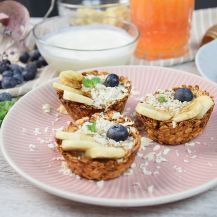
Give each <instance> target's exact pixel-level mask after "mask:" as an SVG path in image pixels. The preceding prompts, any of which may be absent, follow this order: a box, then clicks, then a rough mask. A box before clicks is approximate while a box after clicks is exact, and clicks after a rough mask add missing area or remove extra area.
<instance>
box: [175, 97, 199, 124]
mask: <svg viewBox="0 0 217 217" xmlns="http://www.w3.org/2000/svg"><path fill="white" fill-rule="evenodd" d="M202 110H203V106H202V105H201V103H200V102H199V101H198V100H194V101H193V102H192V103H191V104H189V105H187V106H185V107H184V108H183V109H182V110H181V111H180V112H179V113H178V114H176V115H175V116H174V117H173V121H175V122H180V121H185V120H189V119H192V118H195V117H197V115H199V114H200V112H201V111H202Z"/></svg>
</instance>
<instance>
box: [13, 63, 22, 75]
mask: <svg viewBox="0 0 217 217" xmlns="http://www.w3.org/2000/svg"><path fill="white" fill-rule="evenodd" d="M10 68H11V71H13V72H15V71H16V72H17V71H19V72H20V73H22V71H23V67H21V66H20V65H18V64H11V67H10Z"/></svg>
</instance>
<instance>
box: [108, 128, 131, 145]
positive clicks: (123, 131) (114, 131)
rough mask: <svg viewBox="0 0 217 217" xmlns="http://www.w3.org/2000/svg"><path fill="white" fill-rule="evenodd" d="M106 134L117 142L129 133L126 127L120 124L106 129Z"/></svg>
mask: <svg viewBox="0 0 217 217" xmlns="http://www.w3.org/2000/svg"><path fill="white" fill-rule="evenodd" d="M106 136H107V137H108V138H110V139H113V140H115V141H116V142H119V141H124V140H126V139H127V138H128V136H129V133H128V131H127V128H126V127H124V126H122V125H114V126H112V127H110V128H109V129H108V131H107V134H106Z"/></svg>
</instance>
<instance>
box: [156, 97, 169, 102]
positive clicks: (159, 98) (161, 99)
mask: <svg viewBox="0 0 217 217" xmlns="http://www.w3.org/2000/svg"><path fill="white" fill-rule="evenodd" d="M157 100H158V102H160V103H164V102H167V100H166V98H165V97H164V96H159V97H158V99H157Z"/></svg>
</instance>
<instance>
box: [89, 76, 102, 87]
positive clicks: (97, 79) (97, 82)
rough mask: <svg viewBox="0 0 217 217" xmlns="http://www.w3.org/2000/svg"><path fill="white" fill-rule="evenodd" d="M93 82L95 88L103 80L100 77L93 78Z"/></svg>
mask: <svg viewBox="0 0 217 217" xmlns="http://www.w3.org/2000/svg"><path fill="white" fill-rule="evenodd" d="M91 80H92V83H93V85H94V87H95V86H96V85H97V84H99V83H100V82H101V79H100V78H98V77H95V78H92V79H91Z"/></svg>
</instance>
